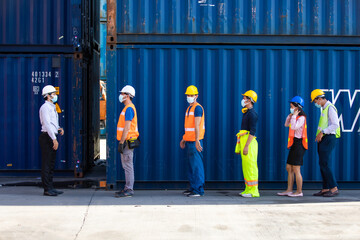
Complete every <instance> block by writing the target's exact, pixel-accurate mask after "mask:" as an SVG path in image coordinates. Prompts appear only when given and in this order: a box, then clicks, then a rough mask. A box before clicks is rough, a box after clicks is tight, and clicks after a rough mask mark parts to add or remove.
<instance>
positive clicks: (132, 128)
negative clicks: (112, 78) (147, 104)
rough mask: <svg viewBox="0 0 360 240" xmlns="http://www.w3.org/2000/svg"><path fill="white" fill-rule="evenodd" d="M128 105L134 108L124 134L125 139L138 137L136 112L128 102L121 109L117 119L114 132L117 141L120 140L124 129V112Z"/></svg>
mask: <svg viewBox="0 0 360 240" xmlns="http://www.w3.org/2000/svg"><path fill="white" fill-rule="evenodd" d="M129 107H131V108H132V109H133V110H134V113H135V115H134V118H133V119H132V120H131V125H130V130H129V132H128V134H127V136H126V140H129V139H130V138H135V139H136V138H138V136H139V131H138V124H137V114H136V108H135V105H134V104H132V103H131V104H128V105H126V106H125V107H124V109H123V110H122V111H121V114H120V117H119V121H118V124H117V134H116V138H117V140H118V141H120V140H121V137H122V134H123V131H124V127H125V112H126V109H128V108H129Z"/></svg>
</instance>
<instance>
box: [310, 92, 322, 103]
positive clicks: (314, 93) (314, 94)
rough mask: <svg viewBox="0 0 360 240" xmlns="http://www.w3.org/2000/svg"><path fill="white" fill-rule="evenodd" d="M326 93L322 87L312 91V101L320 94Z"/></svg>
mask: <svg viewBox="0 0 360 240" xmlns="http://www.w3.org/2000/svg"><path fill="white" fill-rule="evenodd" d="M324 95H325V93H324V91H323V90H320V89H315V90H313V91H312V92H311V102H313V101H314V100H315V98H317V97H319V96H324Z"/></svg>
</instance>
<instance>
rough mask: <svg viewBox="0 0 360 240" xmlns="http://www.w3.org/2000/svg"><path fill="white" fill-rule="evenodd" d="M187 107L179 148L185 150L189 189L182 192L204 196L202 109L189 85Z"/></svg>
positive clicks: (189, 195)
mask: <svg viewBox="0 0 360 240" xmlns="http://www.w3.org/2000/svg"><path fill="white" fill-rule="evenodd" d="M185 94H186V95H187V101H188V103H189V105H190V106H189V107H188V108H187V110H186V113H185V134H184V136H183V139H182V140H181V142H180V147H181V148H182V149H184V148H185V147H186V148H187V157H188V179H189V182H190V188H189V189H188V190H186V191H184V192H183V193H184V195H186V196H188V197H200V196H203V195H204V185H205V173H204V164H203V153H202V151H203V141H202V140H203V139H204V135H205V112H204V108H203V107H202V106H201V105H200V104H199V103H198V102H197V101H196V100H197V98H198V96H199V95H198V94H199V92H198V90H197V88H196V87H195V86H193V85H191V86H189V87H188V88H187V89H186V92H185Z"/></svg>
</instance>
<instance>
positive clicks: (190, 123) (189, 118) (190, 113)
mask: <svg viewBox="0 0 360 240" xmlns="http://www.w3.org/2000/svg"><path fill="white" fill-rule="evenodd" d="M196 106H200V107H201V108H202V110H203V115H202V117H201V120H200V126H199V140H201V139H204V135H205V111H204V108H203V107H202V106H201V105H200V104H199V103H195V104H194V105H192V106H189V107H188V108H187V109H186V113H185V124H184V127H185V134H184V136H183V139H184V140H185V141H189V142H194V141H195V108H196ZM189 109H190V110H189Z"/></svg>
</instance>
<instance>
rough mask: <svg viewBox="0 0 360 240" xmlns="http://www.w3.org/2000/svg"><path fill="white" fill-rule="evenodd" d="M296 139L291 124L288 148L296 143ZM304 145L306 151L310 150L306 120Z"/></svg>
mask: <svg viewBox="0 0 360 240" xmlns="http://www.w3.org/2000/svg"><path fill="white" fill-rule="evenodd" d="M299 117H300V116H298V117H297V118H296V120H298V119H299ZM294 137H295V130H293V129H291V124H290V126H289V138H288V145H287V147H288V148H290V147H291V146H292V145H293V143H294ZM302 145H303V146H304V148H305V149H308V137H307V124H306V118H305V121H304V127H303V132H302Z"/></svg>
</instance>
